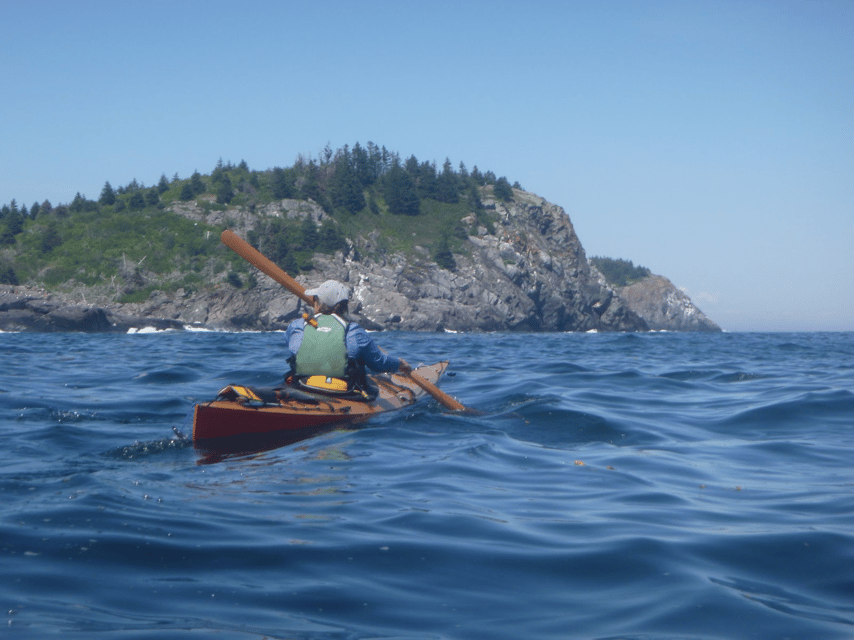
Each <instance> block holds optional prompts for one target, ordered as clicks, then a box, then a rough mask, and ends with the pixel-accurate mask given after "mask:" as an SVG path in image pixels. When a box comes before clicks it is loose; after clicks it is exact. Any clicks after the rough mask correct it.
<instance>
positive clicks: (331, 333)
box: [294, 314, 347, 378]
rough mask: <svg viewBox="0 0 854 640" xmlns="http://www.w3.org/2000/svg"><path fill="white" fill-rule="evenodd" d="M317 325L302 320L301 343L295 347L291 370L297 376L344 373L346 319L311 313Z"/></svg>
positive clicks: (345, 368) (345, 373) (335, 376)
mask: <svg viewBox="0 0 854 640" xmlns="http://www.w3.org/2000/svg"><path fill="white" fill-rule="evenodd" d="M315 320H317V327H314V326H312V325H311V324H309V323H306V325H305V330H304V332H303V336H302V344H300V347H299V349H298V351H297V357H296V367H295V370H294V373H296V375H297V377H303V376H326V377H327V378H345V377H346V375H347V345H346V344H345V342H344V339H345V337H346V335H347V323H346V322H344V320H342V319H341V318H339V317H338V316H336V315H327V314H322V315H319V316H315Z"/></svg>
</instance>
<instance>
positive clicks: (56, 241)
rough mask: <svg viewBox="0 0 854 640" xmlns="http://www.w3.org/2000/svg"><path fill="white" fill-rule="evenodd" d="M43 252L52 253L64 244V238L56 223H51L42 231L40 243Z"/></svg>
mask: <svg viewBox="0 0 854 640" xmlns="http://www.w3.org/2000/svg"><path fill="white" fill-rule="evenodd" d="M39 244H40V247H41V251H42V253H50V252H51V251H53V250H54V249H56V248H57V247H58V246H60V245H61V244H62V238H61V237H60V235H59V231H57V230H56V223H51V224H49V225H48V226H47V229H45V231H44V233H42V237H41V242H40V243H39Z"/></svg>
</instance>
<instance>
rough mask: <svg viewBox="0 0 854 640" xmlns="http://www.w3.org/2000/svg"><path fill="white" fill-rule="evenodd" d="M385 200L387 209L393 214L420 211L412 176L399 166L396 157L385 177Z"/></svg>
mask: <svg viewBox="0 0 854 640" xmlns="http://www.w3.org/2000/svg"><path fill="white" fill-rule="evenodd" d="M384 182H385V185H384V187H385V188H384V192H385V201H386V204H387V205H388V209H389V211H391V212H392V213H393V214H395V215H407V216H417V215H418V214H419V213H421V202H420V201H419V200H418V192H417V190H416V188H415V181H414V180H413V179H412V176H410V175H409V173H407V172H406V171H405V170H404V168H403V167H401V166H400V160H399V159H396V160H395V161H394V162H393V164H392V166H391V169H389V171H388V174H386V177H385V181H384Z"/></svg>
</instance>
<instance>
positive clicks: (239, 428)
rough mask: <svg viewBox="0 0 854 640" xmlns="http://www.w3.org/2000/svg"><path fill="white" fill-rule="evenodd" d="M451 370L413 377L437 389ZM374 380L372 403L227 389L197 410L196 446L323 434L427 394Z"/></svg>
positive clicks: (431, 369)
mask: <svg viewBox="0 0 854 640" xmlns="http://www.w3.org/2000/svg"><path fill="white" fill-rule="evenodd" d="M447 367H448V362H447V361H445V362H438V363H436V364H432V365H424V366H421V367H418V368H417V369H415V370H414V372H415V373H417V374H418V375H419V376H420V377H421V378H422V379H424V380H427V381H428V382H430V383H432V384H435V383H436V382H437V381H438V380H439V378H440V377H441V376H442V374H443V373H444V372H445V369H447ZM370 378H371V380H372V381H373V383H374V384H375V385H376V386H377V388H378V389H379V392H378V394H377V396H376V398H375V399H374V400H372V401H370V402H368V401H364V400H353V399H346V398H339V397H335V396H332V395H327V394H320V393H307V392H305V391H302V390H296V389H291V388H289V387H282V388H276V389H257V388H253V387H245V386H241V385H229V386H227V387H225V388H224V389H222V390H221V391H220V392H219V394H218V395H217V397H216V399H214V400H212V401H210V402H206V403H203V404H197V405H196V406H195V409H194V411H193V441H194V442H205V441H210V440H213V439H218V438H236V437H241V436H245V437H252V436H256V437H257V436H262V435H266V434H272V433H276V432H294V433H296V432H300V433H305V432H307V431H309V432H310V431H312V430H317V432H321V431H324V430H328V429H330V428H334V427H338V426H342V425H347V424H353V423H359V422H364V421H366V420H368V419H370V418H371V417H373V416H376V415H378V414H381V413H385V412H388V411H395V410H397V409H402V408H404V407H408V406H409V405H411V404H413V403H415V402H416V401H417V400H418V398H420V397H421V396H423V395H424V394H425V393H426V392H425V391H424V390H423V389H422V387H421V386H419V385H418V384H416V383H415V381H413V380H412V379H411V378H409V377H407V376H404V375H400V374H391V375H389V374H382V375H374V376H370Z"/></svg>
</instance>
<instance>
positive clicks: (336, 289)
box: [286, 280, 412, 395]
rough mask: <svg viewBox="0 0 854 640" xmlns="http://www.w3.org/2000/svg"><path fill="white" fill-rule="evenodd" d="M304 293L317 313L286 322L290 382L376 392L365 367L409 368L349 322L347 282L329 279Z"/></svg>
mask: <svg viewBox="0 0 854 640" xmlns="http://www.w3.org/2000/svg"><path fill="white" fill-rule="evenodd" d="M305 293H306V295H308V296H311V297H312V298H313V299H314V305H313V306H314V313H315V315H314V317H313V318H309V319H308V320H306V319H305V318H297V319H296V320H294V321H293V322H291V323H290V324H289V325H288V329H287V333H286V337H287V341H288V349H289V350H290V352H291V354H292V355H291V357H290V358H289V359H288V361H289V362H290V363H291V371H290V372H289V373H288V375H287V376H286V378H287V379H288V382H289V383H292V384H293V383H296V384H299V385H301V386H306V387H309V388H315V389H318V390H321V391H328V392H332V393H335V392H340V393H346V392H351V391H353V390H355V391H357V392H365V393H367V394H368V395H374V392H375V390H373V389H369V385H368V381H367V375H366V368H368V369H371V370H372V371H375V372H378V373H383V372H388V373H392V372H395V371H399V372H401V373H403V374H408V373H409V372H411V371H412V367H411V366H409V363H407V362H406V361H405V360H403V359H402V358H396V357H394V356H391V355H389V354H387V353H385V352H384V351H382V350H381V349H380V348H379V347H378V346H377V344H376V342H374V339H373V338H372V337H371V336H370V335H369V334H368V332H367V331H365V330H364V329H363V328H362V327H360V326H359V325H358V324H356V323H355V322H349V320H348V318H347V312H348V307H349V303H350V291H349V289H348V288H347V287H346V286H344V285H343V284H341V283H340V282H338V281H337V280H327V281H326V282H324V283H323V284H321V285H320V286H319V287H317V288H315V289H308V290H307V291H306V292H305Z"/></svg>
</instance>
